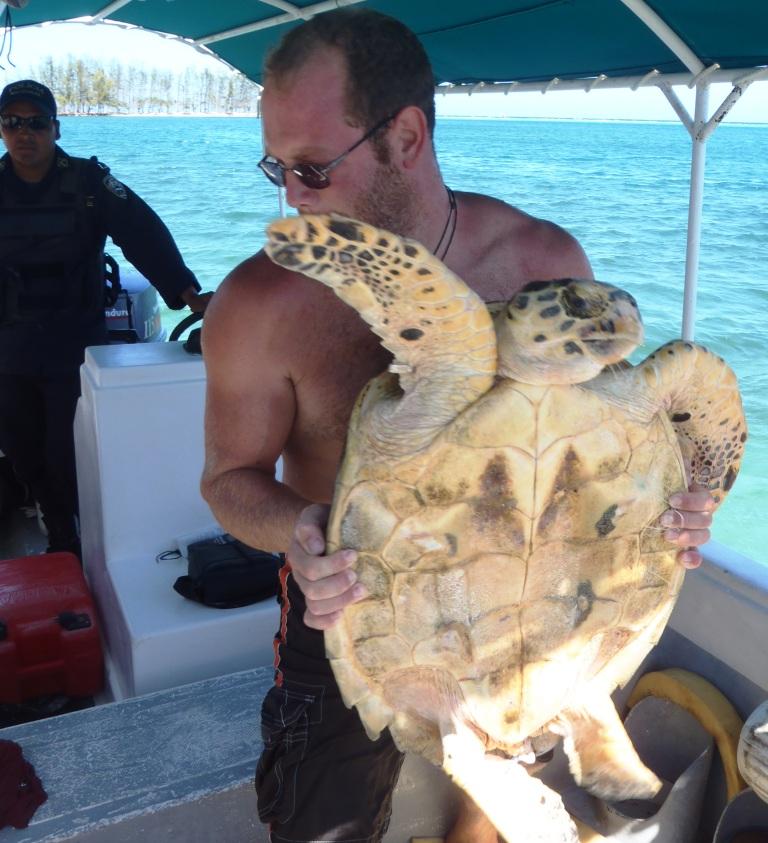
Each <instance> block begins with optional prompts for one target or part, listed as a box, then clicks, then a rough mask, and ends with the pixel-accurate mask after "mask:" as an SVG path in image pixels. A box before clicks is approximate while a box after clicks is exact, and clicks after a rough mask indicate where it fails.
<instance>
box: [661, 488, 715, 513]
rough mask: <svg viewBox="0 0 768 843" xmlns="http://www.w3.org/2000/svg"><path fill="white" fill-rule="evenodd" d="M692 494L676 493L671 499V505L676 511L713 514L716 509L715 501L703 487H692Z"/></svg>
mask: <svg viewBox="0 0 768 843" xmlns="http://www.w3.org/2000/svg"><path fill="white" fill-rule="evenodd" d="M691 488H692V491H690V492H675V494H674V495H671V496H670V498H669V505H670V506H671V507H673V508H674V509H679V510H685V511H687V512H712V511H714V509H715V499H714V498H713V497H712V495H711V494H710V493H709V492H708V491H707V490H706V489H703V488H702V487H701V486H694V487H691Z"/></svg>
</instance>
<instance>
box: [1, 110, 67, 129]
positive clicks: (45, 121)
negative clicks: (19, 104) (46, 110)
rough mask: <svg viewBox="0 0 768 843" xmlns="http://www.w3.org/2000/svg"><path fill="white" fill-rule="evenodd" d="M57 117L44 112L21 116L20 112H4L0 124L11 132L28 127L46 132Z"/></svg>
mask: <svg viewBox="0 0 768 843" xmlns="http://www.w3.org/2000/svg"><path fill="white" fill-rule="evenodd" d="M54 119H55V118H53V117H47V116H46V115H44V114H33V115H32V117H19V115H18V114H4V115H3V116H2V117H0V126H2V127H3V128H4V129H7V130H8V131H10V132H17V131H18V130H19V129H21V128H23V127H26V128H27V129H31V130H32V131H33V132H44V131H45V130H46V129H49V128H50V126H51V123H53V121H54Z"/></svg>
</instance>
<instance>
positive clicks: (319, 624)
mask: <svg viewBox="0 0 768 843" xmlns="http://www.w3.org/2000/svg"><path fill="white" fill-rule="evenodd" d="M339 620H341V612H333V613H332V614H330V615H315V614H313V613H312V612H310V611H309V609H307V611H306V612H304V624H305V625H306V626H308V627H309V628H310V629H319V630H326V629H330V628H331V627H332V626H333V625H334V624H335V623H338V622H339Z"/></svg>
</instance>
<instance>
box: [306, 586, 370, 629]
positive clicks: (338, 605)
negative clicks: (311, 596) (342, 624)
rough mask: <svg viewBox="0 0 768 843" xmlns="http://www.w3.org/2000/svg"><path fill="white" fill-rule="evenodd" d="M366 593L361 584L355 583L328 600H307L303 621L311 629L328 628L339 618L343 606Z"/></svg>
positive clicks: (364, 595)
mask: <svg viewBox="0 0 768 843" xmlns="http://www.w3.org/2000/svg"><path fill="white" fill-rule="evenodd" d="M367 595H368V592H367V591H366V590H365V588H364V587H363V586H362V585H355V586H353V587H352V588H350V589H348V590H347V591H345V592H344V594H341V595H338V596H337V597H332V598H330V599H328V600H307V610H306V612H304V623H305V624H306V625H307V626H308V627H311V628H312V629H330V628H331V627H332V626H333V625H334V624H335V623H337V622H338V621H339V619H340V618H341V615H342V610H343V608H344V607H345V606H349V604H350V603H356V602H357V601H358V600H362V599H363V598H364V597H367Z"/></svg>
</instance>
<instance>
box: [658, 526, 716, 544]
mask: <svg viewBox="0 0 768 843" xmlns="http://www.w3.org/2000/svg"><path fill="white" fill-rule="evenodd" d="M664 538H665V539H666V540H667V541H668V542H672V543H673V544H677V545H680V546H681V547H693V548H697V547H699V546H700V545H702V544H706V543H707V542H708V541H709V539H710V532H709V530H666V531H665V532H664Z"/></svg>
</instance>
